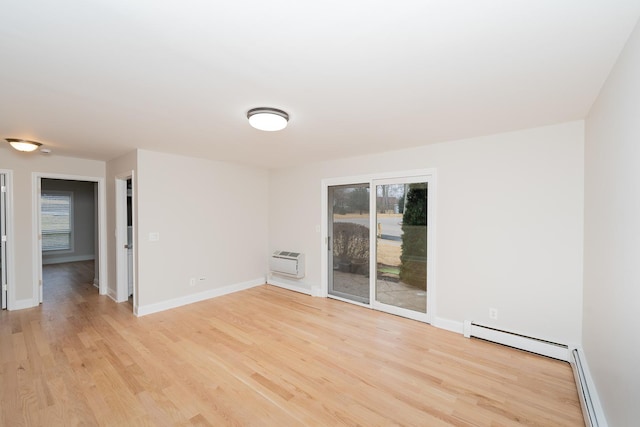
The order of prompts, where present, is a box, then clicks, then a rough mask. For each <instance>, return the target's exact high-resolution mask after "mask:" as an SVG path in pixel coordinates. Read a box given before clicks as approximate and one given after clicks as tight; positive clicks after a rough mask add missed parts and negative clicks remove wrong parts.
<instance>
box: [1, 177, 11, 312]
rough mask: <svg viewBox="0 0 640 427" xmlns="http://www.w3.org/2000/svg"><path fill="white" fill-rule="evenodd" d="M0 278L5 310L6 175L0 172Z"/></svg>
mask: <svg viewBox="0 0 640 427" xmlns="http://www.w3.org/2000/svg"><path fill="white" fill-rule="evenodd" d="M0 189H1V191H0V278H1V279H2V282H1V284H2V289H1V290H0V306H1V307H2V309H3V310H6V309H7V296H8V288H9V282H8V280H7V279H8V277H7V242H8V240H9V239H8V232H7V192H8V187H7V175H6V173H3V172H1V171H0Z"/></svg>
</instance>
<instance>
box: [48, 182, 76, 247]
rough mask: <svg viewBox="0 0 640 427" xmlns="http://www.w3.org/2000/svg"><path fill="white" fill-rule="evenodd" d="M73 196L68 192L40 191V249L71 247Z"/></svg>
mask: <svg viewBox="0 0 640 427" xmlns="http://www.w3.org/2000/svg"><path fill="white" fill-rule="evenodd" d="M72 209H73V197H72V193H70V192H55V193H50V192H47V193H42V198H41V210H42V212H41V218H42V250H43V251H59V250H70V249H71V232H72V224H73V217H72Z"/></svg>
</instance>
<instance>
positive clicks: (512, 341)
mask: <svg viewBox="0 0 640 427" xmlns="http://www.w3.org/2000/svg"><path fill="white" fill-rule="evenodd" d="M464 336H465V337H467V338H471V337H475V338H480V339H483V340H487V341H491V342H495V343H498V344H502V345H506V346H509V347H514V348H517V349H520V350H525V351H529V352H531V353H536V354H541V355H543V356H547V357H552V358H554V359H559V360H563V361H565V362H568V361H569V347H568V346H567V345H565V344H559V343H555V342H551V341H546V340H542V339H539V338H534V337H528V336H526V335H522V334H517V333H514V332H510V331H505V330H501V329H496V328H492V327H489V326H484V325H480V324H478V323H474V322H473V321H471V320H465V322H464Z"/></svg>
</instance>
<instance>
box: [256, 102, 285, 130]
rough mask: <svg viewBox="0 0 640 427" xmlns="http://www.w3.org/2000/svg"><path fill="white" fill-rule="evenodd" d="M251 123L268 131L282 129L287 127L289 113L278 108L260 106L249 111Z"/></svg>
mask: <svg viewBox="0 0 640 427" xmlns="http://www.w3.org/2000/svg"><path fill="white" fill-rule="evenodd" d="M247 118H248V119H249V124H250V125H251V126H253V127H254V128H256V129H260V130H266V131H276V130H282V129H284V128H286V127H287V123H288V122H289V115H288V114H287V113H286V112H284V111H282V110H278V109H276V108H267V107H259V108H252V109H251V110H249V111H247Z"/></svg>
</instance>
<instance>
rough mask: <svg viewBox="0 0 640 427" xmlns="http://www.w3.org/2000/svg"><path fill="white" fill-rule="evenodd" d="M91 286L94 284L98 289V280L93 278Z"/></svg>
mask: <svg viewBox="0 0 640 427" xmlns="http://www.w3.org/2000/svg"><path fill="white" fill-rule="evenodd" d="M93 286H95V287H96V288H98V289H100V280H98V279H93Z"/></svg>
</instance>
